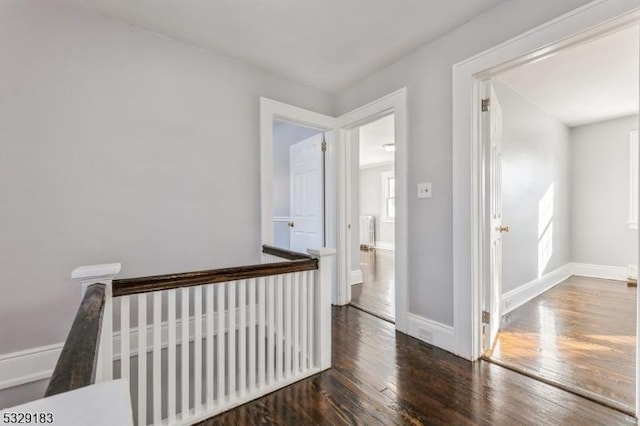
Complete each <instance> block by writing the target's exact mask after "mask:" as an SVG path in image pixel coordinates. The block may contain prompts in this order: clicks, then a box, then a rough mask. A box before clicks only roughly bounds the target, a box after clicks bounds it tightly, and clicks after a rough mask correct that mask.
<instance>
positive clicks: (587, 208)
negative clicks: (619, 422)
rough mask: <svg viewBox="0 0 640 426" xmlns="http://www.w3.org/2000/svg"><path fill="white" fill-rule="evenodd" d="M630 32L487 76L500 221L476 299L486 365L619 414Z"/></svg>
mask: <svg viewBox="0 0 640 426" xmlns="http://www.w3.org/2000/svg"><path fill="white" fill-rule="evenodd" d="M639 31H640V29H639V27H638V25H637V24H635V25H632V26H628V27H625V28H623V29H620V30H617V31H615V32H611V33H608V34H606V35H604V36H600V37H596V38H593V39H591V40H589V41H588V42H584V43H581V44H579V45H576V46H573V47H571V48H567V49H564V50H562V51H559V52H557V53H556V54H555V55H553V56H549V57H546V58H544V59H541V60H538V61H535V62H532V63H529V64H526V65H522V66H518V67H513V68H511V69H509V70H507V71H504V72H502V73H498V74H495V75H494V76H493V77H492V78H491V80H490V81H489V82H487V83H486V84H487V85H490V86H491V93H490V94H489V92H488V91H487V90H485V91H484V93H486V94H488V95H490V96H488V97H486V98H483V102H484V104H485V105H486V107H485V108H484V110H483V111H484V112H483V114H484V115H483V118H484V121H483V123H484V125H483V129H486V131H485V132H484V136H483V138H484V139H483V140H484V141H485V142H486V143H487V147H488V148H490V149H491V151H489V149H488V150H487V152H490V153H491V163H490V166H489V170H488V176H490V179H491V181H490V185H489V187H490V188H491V191H490V192H489V197H488V200H489V205H490V206H491V208H493V207H494V206H499V209H498V210H497V211H498V213H497V214H496V213H492V214H491V216H489V215H487V216H486V217H488V218H489V220H494V219H495V218H496V217H497V218H498V219H500V221H501V222H500V223H499V224H498V225H499V226H498V225H494V224H493V223H492V222H491V224H490V225H489V226H488V232H492V233H493V232H496V233H501V234H502V233H504V235H502V236H501V240H500V241H501V242H500V244H499V245H493V246H491V251H490V253H491V256H494V257H496V258H499V259H500V261H498V262H493V263H490V266H489V268H490V269H489V271H488V274H487V276H488V277H489V279H488V280H487V281H485V282H486V283H487V284H488V285H487V286H485V287H484V289H485V291H484V292H483V297H484V300H485V302H484V305H483V306H484V308H483V315H482V322H483V323H484V324H485V326H484V330H485V333H484V335H485V339H484V345H483V349H484V351H485V352H484V354H485V358H487V359H490V360H492V361H496V362H498V363H500V364H501V365H503V366H506V367H508V368H510V369H513V370H516V371H520V372H522V373H524V374H527V375H530V376H532V377H535V378H539V379H540V380H543V381H545V382H547V383H554V384H556V385H557V386H559V387H562V388H563V389H567V390H570V391H572V392H574V393H577V394H579V395H583V396H585V397H587V398H590V399H593V400H596V401H598V402H601V403H603V404H607V405H609V406H611V407H614V408H616V409H618V410H620V411H623V412H626V413H634V412H635V411H636V408H635V406H636V404H635V400H636V393H635V387H636V384H635V377H636V367H635V364H636V354H635V350H634V349H635V347H636V318H637V313H636V303H637V300H636V299H637V291H636V289H635V288H628V287H627V281H629V282H630V283H634V282H637V263H638V262H637V260H638V233H637V229H638V228H637V223H638V220H637V211H638V207H637V206H638V201H637V199H638V198H637V193H638V189H637V188H638V174H637V169H638V166H637V164H638V154H637V153H638V150H637V149H638V148H637V143H638V142H637V132H638V96H637V93H638V79H637V76H638V34H639ZM605 55H607V60H606V61H601V60H600V59H596V58H602V57H604V56H605ZM587 62H593V66H590V65H587ZM628 68H631V70H629V69H628ZM561 69H564V70H569V71H571V72H569V71H567V72H564V73H560V72H557V71H558V70H561ZM585 70H589V72H587V71H585ZM601 81H605V82H606V84H609V85H610V86H611V87H608V86H605V83H602V84H601ZM613 86H615V87H616V88H617V89H614V88H613ZM617 93H619V94H621V95H620V96H618V95H616V94H617ZM585 99H598V102H595V103H593V104H587V103H586V102H585ZM494 117H495V119H494ZM489 118H491V120H489ZM496 147H499V148H500V149H498V148H496ZM494 158H495V159H497V160H499V161H494ZM494 181H495V182H497V184H494ZM491 212H493V210H492V211H491ZM488 223H489V222H488ZM494 253H498V255H494ZM498 325H499V327H497V326H498ZM487 330H489V331H490V332H487Z"/></svg>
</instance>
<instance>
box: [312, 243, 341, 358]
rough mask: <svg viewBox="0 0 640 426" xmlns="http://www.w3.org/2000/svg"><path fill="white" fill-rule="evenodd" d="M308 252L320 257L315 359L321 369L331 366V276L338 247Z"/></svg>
mask: <svg viewBox="0 0 640 426" xmlns="http://www.w3.org/2000/svg"><path fill="white" fill-rule="evenodd" d="M307 252H308V253H309V254H310V255H311V256H313V257H315V258H317V259H318V271H317V273H316V274H315V277H316V280H315V289H316V290H315V312H316V332H315V359H316V360H317V362H318V366H319V367H320V369H321V370H326V369H327V368H330V367H331V277H332V276H333V271H332V268H333V256H334V255H335V254H336V249H333V248H326V247H322V248H319V249H309V250H307Z"/></svg>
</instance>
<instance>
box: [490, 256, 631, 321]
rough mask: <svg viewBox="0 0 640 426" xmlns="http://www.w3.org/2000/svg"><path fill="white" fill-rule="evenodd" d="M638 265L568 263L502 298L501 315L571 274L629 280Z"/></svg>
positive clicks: (505, 294)
mask: <svg viewBox="0 0 640 426" xmlns="http://www.w3.org/2000/svg"><path fill="white" fill-rule="evenodd" d="M635 266H636V265H628V267H624V266H607V265H594V264H589V263H567V264H565V265H563V266H561V267H559V268H558V269H555V270H553V271H551V272H549V273H547V274H545V275H543V276H542V277H540V278H536V279H535V280H532V281H529V282H528V283H526V284H523V285H521V286H519V287H517V288H514V289H513V290H510V291H508V292H506V293H504V294H503V295H502V297H501V298H500V315H505V314H508V313H509V312H511V311H513V310H514V309H517V308H519V307H520V306H522V305H524V304H525V303H527V302H529V301H530V300H532V299H534V298H536V297H538V296H540V295H541V294H542V293H544V292H545V291H547V290H550V289H551V288H553V287H555V286H556V285H558V284H560V283H561V282H563V281H564V280H566V279H567V278H569V277H571V276H578V277H589V278H600V279H604V280H616V281H627V279H628V278H629V277H630V276H631V275H632V274H633V267H635Z"/></svg>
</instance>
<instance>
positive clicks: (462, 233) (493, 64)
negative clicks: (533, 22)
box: [452, 0, 640, 414]
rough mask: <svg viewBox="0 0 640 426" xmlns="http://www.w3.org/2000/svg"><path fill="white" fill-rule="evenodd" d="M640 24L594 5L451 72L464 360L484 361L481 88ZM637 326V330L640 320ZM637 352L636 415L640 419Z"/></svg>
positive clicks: (457, 312) (458, 316) (612, 3)
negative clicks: (515, 69)
mask: <svg viewBox="0 0 640 426" xmlns="http://www.w3.org/2000/svg"><path fill="white" fill-rule="evenodd" d="M639 20H640V8H639V7H638V3H637V2H629V1H625V0H597V1H593V2H591V3H589V4H587V5H585V6H583V7H581V8H578V9H576V10H574V11H571V12H569V13H567V14H565V15H563V16H561V17H558V18H556V19H554V20H552V21H550V22H547V23H545V24H543V25H541V26H539V27H537V28H535V29H533V30H531V31H528V32H526V33H524V34H522V35H520V36H518V37H516V38H514V39H511V40H508V41H506V42H504V43H502V44H499V45H497V46H495V47H493V48H491V49H489V50H487V51H485V52H483V53H480V54H478V55H476V56H473V57H471V58H469V59H467V60H465V61H463V62H460V63H458V64H456V65H454V66H453V129H452V130H453V188H454V196H453V265H454V270H453V273H454V276H453V277H454V282H453V291H454V330H455V334H456V340H457V344H458V353H459V354H461V355H462V356H465V357H467V358H469V359H471V360H476V359H478V357H480V356H481V355H482V318H481V315H482V294H483V293H482V292H483V290H484V286H485V285H486V282H485V281H486V279H485V271H486V268H487V265H486V257H485V256H486V250H487V248H488V245H487V238H486V235H484V233H483V229H484V225H485V223H486V217H485V215H484V214H483V212H484V211H485V203H486V201H487V196H486V194H485V192H484V190H483V187H482V182H483V179H484V173H485V171H484V170H483V167H482V161H483V158H482V155H481V153H482V152H483V149H484V143H485V141H484V138H483V136H482V133H481V126H480V115H481V98H482V97H481V92H480V88H481V85H482V83H484V82H486V81H487V80H489V79H491V77H492V76H495V75H497V74H499V73H500V72H503V71H506V70H508V69H510V68H513V67H516V66H519V65H523V64H526V63H529V62H533V61H535V60H539V59H541V58H544V57H545V56H548V55H552V54H554V53H557V52H558V51H561V50H563V49H566V48H569V47H573V46H576V45H579V44H582V43H586V42H588V41H590V40H593V39H595V38H599V37H602V36H605V35H607V34H609V33H612V32H614V31H617V30H620V29H622V28H624V27H627V26H630V25H635V24H637V22H638V21H639ZM639 264H640V259H639ZM638 306H639V307H640V298H639V299H638ZM636 322H637V329H638V330H640V321H638V318H636ZM637 340H638V338H637V337H636V347H637V346H638V343H637ZM639 352H640V351H636V357H637V359H636V414H638V413H640V368H638V367H640V353H639Z"/></svg>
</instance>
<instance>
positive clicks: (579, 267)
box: [571, 263, 629, 281]
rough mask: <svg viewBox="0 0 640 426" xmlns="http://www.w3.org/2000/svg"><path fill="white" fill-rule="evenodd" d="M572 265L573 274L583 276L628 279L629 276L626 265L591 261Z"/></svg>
mask: <svg viewBox="0 0 640 426" xmlns="http://www.w3.org/2000/svg"><path fill="white" fill-rule="evenodd" d="M571 265H572V269H573V275H578V276H581V277H591V278H602V279H605V280H618V281H626V280H627V278H628V276H629V270H628V269H627V268H625V267H624V266H606V265H592V264H589V263H572V264H571Z"/></svg>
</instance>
